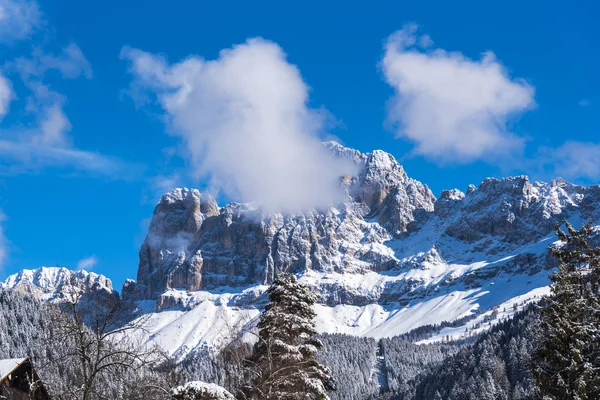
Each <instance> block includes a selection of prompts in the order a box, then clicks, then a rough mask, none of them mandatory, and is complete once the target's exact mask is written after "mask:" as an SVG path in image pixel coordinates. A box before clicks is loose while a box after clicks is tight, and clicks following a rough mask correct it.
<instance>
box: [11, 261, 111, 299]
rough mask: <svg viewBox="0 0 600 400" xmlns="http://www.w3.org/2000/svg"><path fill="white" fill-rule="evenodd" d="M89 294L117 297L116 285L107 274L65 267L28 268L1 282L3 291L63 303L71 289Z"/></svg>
mask: <svg viewBox="0 0 600 400" xmlns="http://www.w3.org/2000/svg"><path fill="white" fill-rule="evenodd" d="M73 286H76V287H77V288H79V289H81V290H84V291H86V292H103V293H105V294H107V295H115V294H116V292H115V290H114V289H113V286H112V282H111V281H110V279H108V278H107V277H105V276H104V275H100V274H97V273H95V272H89V271H85V270H78V271H72V270H70V269H67V268H64V267H40V268H37V269H24V270H22V271H20V272H18V273H16V274H13V275H10V276H9V277H8V278H7V279H6V280H5V281H4V282H1V283H0V289H13V290H17V291H19V292H22V293H27V294H30V295H33V296H34V297H36V298H38V299H40V300H43V301H50V302H60V301H62V300H63V299H64V296H65V295H66V294H67V293H70V292H71V288H72V287H73Z"/></svg>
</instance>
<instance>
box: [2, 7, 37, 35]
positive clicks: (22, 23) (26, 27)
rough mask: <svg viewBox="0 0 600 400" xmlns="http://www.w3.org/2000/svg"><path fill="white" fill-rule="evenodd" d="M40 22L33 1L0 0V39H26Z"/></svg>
mask: <svg viewBox="0 0 600 400" xmlns="http://www.w3.org/2000/svg"><path fill="white" fill-rule="evenodd" d="M41 23H42V14H41V12H40V9H39V7H38V4H37V3H36V2H35V1H28V0H0V41H3V42H13V41H16V40H21V39H27V38H28V37H29V36H30V35H31V34H32V33H33V31H34V30H35V29H36V28H37V27H39V26H40V25H41Z"/></svg>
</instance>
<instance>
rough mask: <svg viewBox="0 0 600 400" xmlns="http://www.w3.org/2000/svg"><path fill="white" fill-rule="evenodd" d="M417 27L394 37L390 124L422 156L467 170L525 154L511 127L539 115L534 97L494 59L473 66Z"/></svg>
mask: <svg viewBox="0 0 600 400" xmlns="http://www.w3.org/2000/svg"><path fill="white" fill-rule="evenodd" d="M432 46H433V42H432V40H431V38H429V37H428V36H423V35H419V34H418V27H417V26H416V25H414V24H409V25H406V26H404V28H403V29H402V30H400V31H398V32H396V33H394V34H393V35H391V36H390V37H389V38H388V40H387V42H386V44H385V53H384V56H383V59H382V61H381V68H382V71H383V74H384V76H385V79H386V81H387V83H388V84H389V85H390V86H391V87H392V88H393V89H394V90H395V94H394V97H393V98H392V99H391V100H390V102H389V105H388V121H389V122H390V123H391V124H392V126H394V128H395V130H396V133H397V135H398V137H401V138H406V139H409V140H410V141H412V142H414V144H415V149H414V152H415V153H416V154H419V155H422V156H425V157H427V158H429V159H432V160H434V161H440V162H453V163H464V162H471V161H474V160H478V159H482V158H489V157H498V156H500V155H505V154H507V153H511V152H517V153H518V152H521V151H522V149H523V147H524V140H523V138H521V137H519V136H518V135H516V134H515V133H513V132H511V131H510V130H509V129H508V126H507V122H508V121H509V119H510V118H511V117H515V116H518V115H519V114H521V113H523V112H524V111H526V110H527V109H529V108H531V107H533V106H534V105H535V103H534V89H533V87H532V86H531V85H529V84H528V83H527V82H525V81H524V80H523V79H515V78H511V77H510V76H509V74H508V72H507V70H506V69H505V68H504V67H503V65H502V64H501V63H500V62H499V61H498V60H497V59H496V56H495V55H494V53H492V52H486V53H484V54H483V56H482V57H481V59H479V60H474V59H470V58H468V57H466V56H465V55H463V54H462V53H459V52H449V51H446V50H444V49H439V48H434V47H432Z"/></svg>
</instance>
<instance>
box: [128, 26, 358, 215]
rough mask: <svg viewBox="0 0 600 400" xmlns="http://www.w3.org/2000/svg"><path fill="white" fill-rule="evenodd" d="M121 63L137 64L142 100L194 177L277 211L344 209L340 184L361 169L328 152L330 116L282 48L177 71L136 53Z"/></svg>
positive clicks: (246, 51) (236, 50)
mask: <svg viewBox="0 0 600 400" xmlns="http://www.w3.org/2000/svg"><path fill="white" fill-rule="evenodd" d="M121 57H122V58H124V59H126V60H128V61H130V63H131V67H130V72H131V73H132V75H133V76H134V80H133V83H132V93H133V95H134V98H137V99H140V98H143V96H147V95H148V93H151V94H154V95H156V99H157V101H158V104H159V105H160V106H161V108H162V109H163V110H164V112H165V113H166V116H167V118H166V119H167V121H168V126H169V130H170V133H172V134H173V135H175V136H178V137H181V138H182V139H183V141H184V143H185V145H186V149H187V151H188V153H189V158H190V160H191V165H192V167H193V173H194V175H195V176H197V177H201V176H206V177H209V179H210V183H211V185H212V186H213V188H214V189H217V190H223V191H224V192H225V193H226V194H227V195H228V196H230V197H231V198H234V199H237V200H243V201H258V202H260V203H262V204H263V205H265V206H266V207H267V208H269V209H272V210H277V211H297V210H300V209H305V208H310V207H324V206H328V205H331V204H333V203H335V202H337V201H339V200H340V199H341V196H342V193H341V190H339V188H340V185H339V178H340V176H341V175H344V174H349V173H351V172H352V168H351V167H349V166H348V165H346V164H344V163H343V162H341V161H339V160H336V159H334V158H333V157H332V156H331V155H330V154H329V153H328V152H327V151H326V150H325V148H324V147H323V146H322V145H321V143H320V138H319V135H320V134H321V133H322V132H323V125H324V117H323V112H321V111H319V110H317V109H313V108H311V107H310V106H309V96H308V94H309V88H308V86H307V84H306V83H305V82H304V81H303V79H302V76H301V74H300V71H299V70H298V68H297V67H296V66H294V65H292V64H290V63H289V62H288V61H287V59H286V55H285V53H284V52H283V50H282V49H281V48H280V47H279V46H278V45H277V44H275V43H273V42H270V41H267V40H264V39H261V38H254V39H249V40H248V41H247V42H245V43H243V44H239V45H236V46H233V47H232V48H230V49H225V50H222V51H221V52H220V54H219V56H218V58H217V59H215V60H205V59H203V58H201V57H199V56H190V57H188V58H186V59H185V60H183V61H181V62H178V63H172V64H171V63H169V62H168V61H167V60H166V59H164V58H163V57H161V56H158V55H154V54H150V53H147V52H144V51H141V50H137V49H132V48H129V47H125V48H123V50H122V52H121ZM146 99H147V97H146Z"/></svg>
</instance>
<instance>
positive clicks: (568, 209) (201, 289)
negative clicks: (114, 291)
mask: <svg viewBox="0 0 600 400" xmlns="http://www.w3.org/2000/svg"><path fill="white" fill-rule="evenodd" d="M326 146H327V147H328V148H329V149H330V150H331V151H332V152H333V153H334V154H336V155H338V156H339V157H344V158H346V159H348V160H351V161H352V162H354V163H355V164H356V166H357V170H358V171H359V172H358V174H357V175H356V176H345V177H341V179H340V185H342V187H343V189H344V190H345V191H346V194H347V199H346V201H345V202H343V203H342V204H338V205H336V206H335V207H331V208H329V209H327V210H311V211H308V212H305V213H301V214H294V215H282V214H278V213H269V212H266V211H264V210H263V209H261V208H260V206H259V205H256V204H240V203H231V204H228V205H225V206H223V207H219V206H218V204H217V202H216V201H215V199H214V198H212V197H211V196H209V195H205V194H201V193H200V192H199V191H197V190H195V189H175V190H173V191H171V192H169V193H167V194H166V195H164V196H163V198H162V199H161V200H160V202H159V203H158V205H157V206H156V209H155V211H154V215H153V218H152V222H151V224H150V228H149V232H148V235H147V237H146V240H145V242H144V244H143V246H142V248H141V250H140V264H139V269H138V279H137V283H134V282H128V283H127V285H126V287H125V288H124V290H123V295H124V297H126V298H129V299H133V300H135V301H138V302H139V304H141V305H143V307H145V308H146V310H149V309H152V308H153V309H154V312H153V313H152V315H151V317H150V325H149V332H150V335H149V340H151V341H154V342H156V343H158V344H160V345H162V346H163V347H165V348H166V349H168V350H170V351H171V352H172V353H179V354H185V353H187V352H189V351H191V350H192V349H193V348H194V347H196V346H199V345H202V344H203V343H204V342H208V343H212V344H218V343H219V342H221V341H223V340H226V338H228V337H230V336H231V335H233V334H235V333H236V332H238V331H239V330H240V329H242V327H243V326H251V325H252V324H253V319H254V318H255V317H256V316H257V315H258V314H259V312H260V308H261V306H262V305H263V304H264V301H265V298H264V295H263V293H264V290H265V289H266V285H267V284H268V283H269V282H270V281H271V280H272V279H273V277H274V276H275V274H276V273H277V272H279V271H291V272H294V273H297V274H299V275H301V276H302V278H301V279H302V280H304V281H306V282H308V283H310V284H311V285H313V286H314V287H315V290H317V291H318V292H319V293H320V294H321V303H320V304H319V305H318V307H317V312H318V317H317V326H318V329H319V330H321V331H323V332H341V333H348V334H354V335H361V336H372V337H376V338H380V337H389V336H394V335H397V334H401V333H404V332H407V331H410V330H412V329H415V328H417V327H420V326H423V325H429V324H439V323H441V322H452V321H460V324H459V323H456V324H455V325H458V326H449V327H447V328H445V329H443V330H442V331H441V332H440V333H439V334H438V336H436V337H438V338H442V337H445V336H447V335H448V336H453V337H458V336H461V335H464V334H466V333H465V328H466V330H467V331H469V330H471V332H470V333H473V332H479V331H481V330H483V329H485V326H483V325H484V324H483V322H489V320H490V319H494V318H496V319H499V318H508V317H510V316H511V315H512V313H514V311H516V310H518V309H520V308H521V307H522V306H523V304H524V303H526V302H527V301H531V300H532V299H534V298H537V297H539V296H540V295H542V294H543V293H544V292H545V290H546V289H545V286H546V285H547V284H548V269H549V268H551V267H552V266H553V265H554V264H553V260H552V259H551V258H550V257H549V256H548V253H547V251H546V249H547V247H548V245H549V244H551V243H552V242H553V241H554V236H553V231H554V228H555V224H556V222H557V221H562V220H563V219H564V218H568V219H570V220H571V221H573V222H574V223H575V224H578V223H579V222H581V221H584V220H587V219H590V218H591V219H593V220H598V217H599V216H600V215H599V214H600V207H599V204H600V203H599V200H600V186H590V187H584V186H577V185H573V184H570V183H567V182H565V181H564V180H562V179H556V180H554V181H552V182H549V183H540V182H535V183H532V182H530V181H529V180H528V178H527V177H524V176H520V177H511V178H505V179H502V180H498V179H494V178H488V179H486V180H484V181H483V182H482V183H481V184H480V185H479V187H475V186H473V185H470V186H469V187H468V188H467V191H466V193H463V192H461V191H459V190H457V189H453V190H448V191H444V192H443V193H442V194H441V196H440V198H439V199H436V198H435V196H434V195H433V194H432V193H431V191H430V190H429V188H428V187H427V186H426V185H424V184H422V183H420V182H418V181H416V180H414V179H411V178H410V177H408V176H407V174H406V173H405V171H404V169H403V168H402V166H400V165H399V164H398V163H397V161H396V160H395V159H394V157H393V156H391V155H390V154H387V153H385V152H383V151H374V152H372V153H367V154H362V153H360V152H358V151H356V150H352V149H348V148H345V147H343V146H341V145H339V144H337V143H334V142H329V143H326ZM450 325H452V324H450ZM486 325H487V324H486ZM436 337H434V338H432V340H435V338H436Z"/></svg>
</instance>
